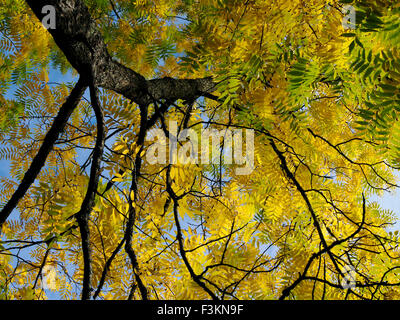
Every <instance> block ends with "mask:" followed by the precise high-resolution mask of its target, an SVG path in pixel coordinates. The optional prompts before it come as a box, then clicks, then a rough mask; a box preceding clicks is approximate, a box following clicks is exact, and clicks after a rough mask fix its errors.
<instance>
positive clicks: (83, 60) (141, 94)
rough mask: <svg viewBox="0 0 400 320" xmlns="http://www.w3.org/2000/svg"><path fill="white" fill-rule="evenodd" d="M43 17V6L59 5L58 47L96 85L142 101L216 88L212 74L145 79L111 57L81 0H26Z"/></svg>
mask: <svg viewBox="0 0 400 320" xmlns="http://www.w3.org/2000/svg"><path fill="white" fill-rule="evenodd" d="M26 2H27V3H28V5H29V6H30V7H31V9H32V10H33V12H34V13H35V15H36V16H37V17H38V18H39V20H42V19H43V17H44V15H45V14H42V12H41V11H42V8H43V7H44V6H45V5H52V6H54V7H55V9H56V28H55V29H49V32H50V33H51V35H52V36H53V38H54V40H55V42H56V44H57V45H58V47H59V48H60V49H61V50H62V51H63V53H64V54H65V56H66V58H67V59H68V61H69V62H70V63H71V65H72V66H73V67H74V68H75V69H76V70H77V71H78V72H79V73H80V74H92V75H93V77H94V81H95V83H94V85H95V86H96V87H102V88H105V89H109V90H113V91H115V92H117V93H120V94H122V95H123V96H125V97H126V98H128V99H131V100H132V101H134V102H136V103H137V104H139V105H147V104H149V103H151V102H153V101H154V99H155V100H159V99H166V100H169V101H175V100H177V99H184V100H193V99H194V98H197V97H199V96H202V95H204V94H207V93H210V92H212V91H213V88H214V83H213V81H212V79H211V78H203V79H173V78H168V77H167V78H161V79H153V80H146V79H145V78H144V77H143V76H142V75H140V74H139V73H137V72H135V71H133V70H131V69H129V68H127V67H126V66H124V65H122V64H120V63H119V62H117V61H115V60H113V59H112V57H111V55H110V54H109V52H108V51H107V48H106V45H105V43H104V41H103V37H102V35H101V33H100V31H99V30H98V28H97V26H96V22H95V21H94V20H93V19H92V17H91V16H90V13H89V11H88V8H87V7H86V6H85V4H84V3H83V1H81V0H26Z"/></svg>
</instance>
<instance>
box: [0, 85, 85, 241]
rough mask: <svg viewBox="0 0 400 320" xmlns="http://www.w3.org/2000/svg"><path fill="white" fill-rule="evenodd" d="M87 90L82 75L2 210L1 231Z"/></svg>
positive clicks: (0, 212) (0, 217) (0, 215)
mask: <svg viewBox="0 0 400 320" xmlns="http://www.w3.org/2000/svg"><path fill="white" fill-rule="evenodd" d="M85 90H86V84H85V83H84V80H83V78H82V77H81V78H79V80H78V82H77V84H76V85H75V87H74V89H72V91H71V94H70V95H69V97H68V98H67V100H66V101H65V103H64V104H63V105H62V106H61V108H60V111H59V112H58V114H57V116H56V118H55V119H54V121H53V124H52V126H51V128H50V130H49V131H48V132H47V134H46V136H45V138H44V140H43V143H42V145H41V146H40V149H39V151H38V153H37V154H36V156H35V157H34V158H33V160H32V163H31V165H30V167H29V169H28V170H27V171H26V173H25V175H24V177H23V179H22V181H21V183H20V184H19V186H18V188H17V190H16V191H15V192H14V194H13V195H12V196H11V198H10V200H9V201H8V202H7V204H6V205H5V206H4V208H3V209H2V210H1V211H0V233H1V227H2V226H3V223H4V222H5V221H6V220H7V218H8V216H9V215H10V214H11V212H12V211H13V210H14V209H15V207H16V206H17V205H18V202H19V201H20V200H21V199H22V198H23V197H24V195H25V193H26V192H27V191H28V189H29V187H30V186H31V185H32V183H33V182H34V181H35V179H36V177H37V176H38V174H39V172H40V170H41V169H42V167H43V166H44V164H45V162H46V159H47V156H48V155H49V153H50V151H51V150H52V149H53V146H54V143H55V142H56V141H57V139H58V137H59V135H60V132H61V131H63V130H64V127H65V125H66V123H67V121H68V119H69V117H70V116H71V114H72V112H73V111H74V110H75V108H76V106H77V105H78V103H79V101H80V99H81V97H82V95H83V93H84V92H85Z"/></svg>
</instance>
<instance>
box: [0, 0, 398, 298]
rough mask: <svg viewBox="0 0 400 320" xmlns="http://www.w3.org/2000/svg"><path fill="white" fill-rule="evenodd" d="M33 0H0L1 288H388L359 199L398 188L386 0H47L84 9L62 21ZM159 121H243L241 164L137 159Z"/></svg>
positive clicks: (243, 292) (386, 225)
mask: <svg viewBox="0 0 400 320" xmlns="http://www.w3.org/2000/svg"><path fill="white" fill-rule="evenodd" d="M42 2H43V1H33V0H31V1H23V0H0V21H1V22H0V106H1V107H0V158H1V160H4V161H8V163H9V164H10V166H9V174H7V175H4V176H1V177H0V203H1V209H2V210H3V211H1V212H0V218H1V219H0V221H1V222H4V223H3V224H2V229H1V239H0V240H1V242H0V298H2V299H46V297H48V295H49V293H51V294H56V295H57V297H59V298H61V299H79V298H84V299H89V298H95V299H210V298H211V299H279V298H281V299H398V298H400V290H399V285H400V277H399V275H398V271H399V270H398V269H399V266H398V265H399V264H398V259H399V257H400V256H399V254H400V252H399V249H398V245H399V241H400V240H399V236H398V232H397V231H395V232H393V231H394V230H395V229H394V228H393V226H394V224H395V222H396V216H395V213H393V212H391V211H388V210H384V209H382V208H380V206H379V204H378V203H377V202H375V201H374V199H375V200H376V199H377V198H378V197H379V196H382V195H383V194H384V193H385V192H388V191H394V190H396V188H398V185H397V180H396V171H397V170H398V168H399V166H400V122H399V120H398V117H399V114H400V91H399V90H400V89H399V88H400V86H399V85H400V51H399V43H400V41H399V40H400V4H399V3H398V1H394V0H357V1H338V0H332V1H324V0H308V1H303V0H291V1H286V0H273V1H271V0H268V1H267V0H246V1H242V0H240V1H239V0H238V1H236V0H199V1H194V0H179V1H176V0H158V1H150V0H140V1H139V0H137V1H131V0H96V1H94V0H85V1H83V0H59V1H56V0H51V1H50V0H49V1H47V2H46V1H45V2H46V3H49V4H54V5H55V7H56V17H63V15H64V14H65V16H67V14H70V13H65V12H63V10H66V12H67V10H69V9H68V8H70V7H71V8H75V9H71V10H76V11H74V12H73V16H76V17H80V16H83V17H88V16H86V15H85V14H86V13H88V14H89V15H90V17H91V18H90V19H91V20H90V24H89V23H88V24H87V29H84V28H86V25H85V26H84V27H82V28H83V30H84V31H82V34H76V35H73V34H72V33H71V34H69V33H68V32H67V31H65V30H62V28H63V26H64V24H63V23H64V22H63V20H62V21H61V20H60V21H61V22H60V24H57V27H56V29H55V30H53V31H52V30H46V29H45V28H43V26H42V24H41V21H40V18H41V17H40V14H38V12H39V13H40V8H39V3H42ZM43 3H44V2H43ZM64 4H70V6H67V5H64ZM38 8H39V9H38ZM66 8H67V9H66ZM344 8H347V10H348V11H352V10H353V12H350V13H349V12H347V11H346V10H345V9H344ZM351 13H354V15H355V17H356V20H355V24H354V25H350V26H349V25H345V24H343V21H344V19H345V18H346V16H347V15H348V14H351ZM85 21H89V19H86V20H85ZM78 22H79V20H78V18H77V19H76V21H72V22H70V23H71V26H72V25H73V24H74V23H78ZM57 23H58V21H57ZM65 23H67V22H65ZM77 28H78V27H77ZM78 29H79V28H78ZM71 30H72V29H71ZM64 31H65V32H64ZM63 32H64V33H63ZM61 34H62V36H63V37H64V38H65V37H69V36H71V37H70V38H65V44H64V45H63V44H62V38H61ZM98 35H101V37H98ZM103 44H105V46H106V48H107V50H108V53H109V56H108V55H107V54H106V51H105V50H103V49H102V48H103V47H102V46H103ZM69 48H71V49H69ZM74 50H75V51H74ZM79 50H81V51H79ZM85 50H87V51H85ZM102 50H103V51H102ZM77 52H87V57H86V56H79V55H78V54H77ZM80 59H81V60H80ZM99 61H100V62H99ZM101 63H102V64H101ZM99 65H100V66H105V67H104V68H103V67H98V66H99ZM109 66H112V68H111V67H109ZM106 67H107V68H106ZM103 69H104V70H116V71H115V78H113V75H112V71H104V70H103ZM128 69H130V70H133V71H132V75H135V76H134V77H135V80H132V81H131V82H129V81H127V80H126V77H125V76H124V77H123V76H121V75H122V74H123V75H124V74H125V73H123V72H127V73H126V74H129V72H130V71H127V70H128ZM55 70H57V71H60V72H62V73H64V74H66V76H65V77H69V80H68V82H62V83H59V82H57V81H54V79H52V75H54V72H55ZM133 72H134V73H133ZM118 77H120V78H118ZM78 79H79V80H78ZM110 79H111V80H110ZM113 79H114V80H113ZM154 79H155V80H154ZM174 79H176V81H177V82H174V81H175V80H174ZM178 79H179V80H180V81H181V82H178ZM190 79H197V80H196V81H197V82H195V81H191V80H190ZM125 80H126V81H127V82H124V81H125ZM125 84H126V85H125ZM85 90H86V91H85ZM10 92H11V93H10ZM84 92H85V93H84ZM74 103H75V104H76V107H74V106H73V105H74ZM63 108H64V109H65V110H67V109H68V108H70V109H68V110H70V113H71V114H70V115H69V114H68V113H67V112H66V113H65V114H64V115H60V113H61V112H60V110H64V109H63ZM62 117H64V118H63V119H64V120H65V121H64V122H63V121H61V120H60V119H61V118H62ZM57 119H58V120H57ZM57 121H59V122H57ZM171 123H177V126H178V134H179V132H181V131H183V130H184V129H189V128H190V129H193V130H194V132H196V133H197V134H198V136H201V134H202V131H204V130H205V129H215V130H218V131H219V132H224V130H232V131H233V130H241V131H242V132H243V133H244V132H245V131H246V130H252V132H253V133H254V170H252V171H251V172H250V173H249V174H242V175H238V174H237V170H236V169H237V168H240V167H241V164H238V163H235V162H233V163H232V164H227V163H224V162H223V161H210V163H202V162H198V163H185V161H184V160H182V159H177V161H176V162H175V163H170V162H166V163H150V162H149V161H147V158H146V154H147V153H148V152H149V150H150V149H151V147H152V145H153V144H154V143H155V140H154V139H153V138H154V133H155V132H156V130H159V131H161V132H164V133H165V134H166V136H168V134H169V133H170V131H171V130H172V128H170V124H171ZM55 124H56V125H55ZM60 124H61V125H60ZM48 132H51V134H48ZM50 136H51V137H50ZM242 142H243V143H242V147H243V150H242V151H243V153H245V152H246V150H249V148H250V147H251V146H250V144H249V143H250V142H249V140H246V139H245V138H243V140H242ZM218 143H219V145H218V150H217V151H218V152H219V155H220V157H221V158H222V156H223V154H224V152H227V146H226V145H225V144H224V142H223V140H220V141H219V142H218ZM46 144H47V146H48V151H49V152H47V153H46V150H45V149H46V148H47V147H46V148H45V147H43V145H45V146H46ZM168 150H169V149H168ZM212 151H213V150H212V148H209V150H208V152H209V153H210V156H211V154H212ZM228 151H229V150H228ZM195 153H196V156H197V157H200V156H201V150H200V149H197V150H196V151H195ZM217 158H218V157H217ZM41 161H42V162H43V163H45V165H44V166H43V167H41V165H39V164H40V163H41ZM44 161H45V162H44ZM27 172H28V174H27ZM36 172H37V173H36ZM28 176H29V177H28ZM24 177H25V178H24ZM27 177H28V178H29V179H31V180H32V182H33V183H28V182H27V181H28V180H29V179H28V178H27ZM24 183H25V185H24ZM21 185H22V187H21ZM25 187H26V188H25ZM18 188H19V189H18ZM24 188H25V189H26V191H24V190H25V189H24ZM15 194H17V196H15ZM13 195H14V196H13ZM12 197H14V198H12ZM10 199H17V200H18V201H16V202H15V205H11V204H9V206H8V207H6V205H7V203H11V202H9V201H10ZM4 208H6V209H4ZM7 208H10V210H9V212H10V214H6V211H7V210H8V209H7ZM11 212H12V213H11ZM44 270H53V271H52V272H55V273H56V277H55V279H53V280H54V283H52V285H51V286H50V288H47V289H46V281H48V280H49V277H48V276H46V274H45V272H44ZM47 285H48V284H47Z"/></svg>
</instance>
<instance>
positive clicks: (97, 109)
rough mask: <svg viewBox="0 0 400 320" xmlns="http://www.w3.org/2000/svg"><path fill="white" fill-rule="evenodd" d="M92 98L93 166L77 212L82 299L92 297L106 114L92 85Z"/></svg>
mask: <svg viewBox="0 0 400 320" xmlns="http://www.w3.org/2000/svg"><path fill="white" fill-rule="evenodd" d="M90 99H91V102H92V106H93V110H94V113H95V115H96V120H97V137H96V145H95V148H94V151H93V160H92V166H91V168H90V177H89V184H88V187H87V191H86V195H85V198H84V199H83V202H82V206H81V209H80V211H79V212H78V213H77V221H78V224H79V229H80V233H81V241H82V252H83V263H84V270H83V289H82V300H87V299H90V290H91V287H90V279H91V273H92V270H91V252H90V233H89V225H88V221H89V215H90V212H91V210H92V208H93V205H94V198H95V194H96V191H97V186H98V182H99V175H100V164H101V158H102V156H103V149H104V140H105V131H104V115H103V110H102V109H101V106H100V103H99V98H98V92H97V88H96V87H94V86H93V85H90Z"/></svg>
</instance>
